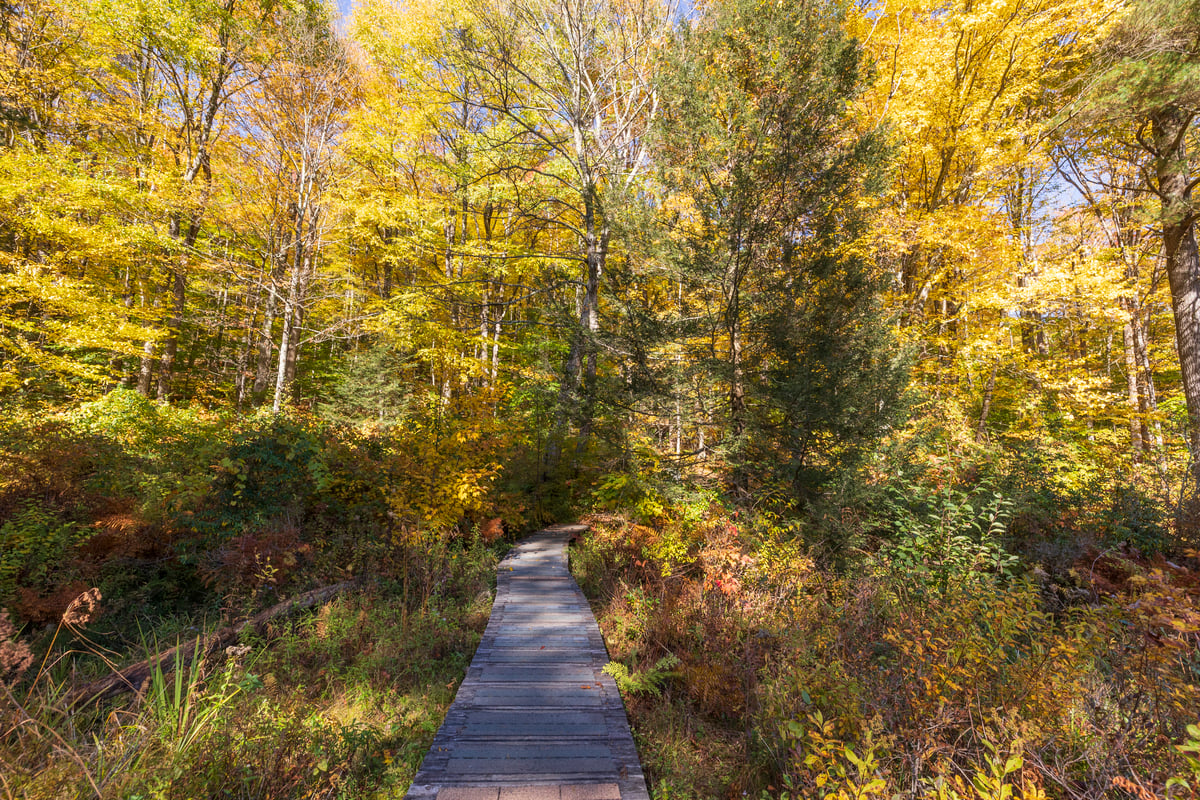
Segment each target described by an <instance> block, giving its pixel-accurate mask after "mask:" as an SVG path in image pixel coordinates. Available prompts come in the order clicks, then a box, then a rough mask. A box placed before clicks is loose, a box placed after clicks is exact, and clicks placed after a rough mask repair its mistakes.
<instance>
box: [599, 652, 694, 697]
mask: <svg viewBox="0 0 1200 800" xmlns="http://www.w3.org/2000/svg"><path fill="white" fill-rule="evenodd" d="M677 666H679V659H678V658H677V657H676V656H675V655H674V654H673V653H667V654H666V655H665V656H663V657H662V658H660V659H659V660H658V661H656V662H654V666H653V667H651V668H650V669H648V670H644V671H641V672H630V671H629V668H628V667H626V666H625V665H624V664H622V663H620V662H618V661H610V662H608V664H606V665H605V666H604V673H605V674H606V675H610V676H611V677H612V679H613V680H614V681H616V683H617V689H619V690H620V692H621V694H623V695H626V694H652V695H654V696H655V697H659V696H661V695H662V687H663V685H664V684H665V683H666V682H667V681H668V680H670V679H671V678H674V677H677V676H678V675H679V673H678V672H674V671H673V668H674V667H677Z"/></svg>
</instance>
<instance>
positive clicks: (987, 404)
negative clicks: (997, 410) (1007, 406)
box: [975, 358, 1000, 442]
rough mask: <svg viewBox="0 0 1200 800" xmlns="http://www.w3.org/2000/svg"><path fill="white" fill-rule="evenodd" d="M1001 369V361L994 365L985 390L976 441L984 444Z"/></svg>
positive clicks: (976, 429) (976, 430) (998, 360)
mask: <svg viewBox="0 0 1200 800" xmlns="http://www.w3.org/2000/svg"><path fill="white" fill-rule="evenodd" d="M999 369H1000V359H998V358H997V359H996V361H995V362H994V363H993V364H992V372H991V374H990V375H988V382H987V386H985V387H984V388H983V407H982V408H980V410H979V423H978V424H977V425H976V426H975V441H977V442H982V441H983V440H984V439H986V438H987V421H988V416H989V415H990V414H991V413H992V398H993V397H995V395H996V372H997V371H998V370H999Z"/></svg>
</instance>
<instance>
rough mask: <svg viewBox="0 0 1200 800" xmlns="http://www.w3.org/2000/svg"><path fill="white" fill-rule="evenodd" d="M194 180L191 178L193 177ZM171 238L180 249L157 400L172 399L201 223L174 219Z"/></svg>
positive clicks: (160, 367) (160, 368) (172, 276)
mask: <svg viewBox="0 0 1200 800" xmlns="http://www.w3.org/2000/svg"><path fill="white" fill-rule="evenodd" d="M193 177H194V176H193ZM170 232H171V238H172V239H174V240H175V241H177V242H179V243H180V245H181V246H182V248H183V252H181V253H180V254H179V256H178V259H177V261H176V263H175V268H174V269H173V270H172V271H171V285H170V293H171V317H170V319H169V320H167V336H166V338H165V339H164V340H163V352H162V359H161V360H160V362H159V367H158V399H159V400H170V399H171V378H172V375H173V373H174V371H175V356H176V353H178V351H179V336H180V333H181V329H182V327H183V313H184V310H185V308H186V304H187V268H188V260H189V259H190V258H191V255H190V253H191V250H192V248H193V247H195V245H196V237H197V236H199V235H200V223H199V222H197V221H196V220H191V221H189V222H188V224H187V228H186V229H184V228H183V221H182V219H181V218H180V217H178V216H176V217H175V218H173V219H172V220H171V228H170Z"/></svg>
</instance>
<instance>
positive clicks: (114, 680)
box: [67, 581, 355, 707]
mask: <svg viewBox="0 0 1200 800" xmlns="http://www.w3.org/2000/svg"><path fill="white" fill-rule="evenodd" d="M354 585H355V582H354V581H343V582H342V583H335V584H333V585H332V586H322V587H321V588H319V589H313V590H312V591H309V592H305V593H304V594H301V595H298V596H296V597H293V598H291V599H290V600H284V601H283V602H282V603H276V604H275V605H273V606H271V607H270V608H268V609H266V610H265V611H260V612H259V613H257V614H255V615H254V616H252V617H250V618H249V619H245V620H242V621H241V622H238V623H236V624H234V625H230V626H228V627H226V628H221V629H220V630H217V631H215V632H213V633H211V634H208V635H205V636H198V637H196V638H195V639H193V640H192V641H190V642H184V643H182V644H178V645H176V646H175V647H172V648H171V649H169V650H164V651H163V652H161V653H158V654H156V655H154V656H151V657H150V658H147V659H146V660H145V661H139V662H138V663H136V664H132V665H130V666H128V667H126V668H125V669H123V670H120V671H118V672H114V673H113V674H111V675H108V676H106V677H103V678H100V679H98V680H94V681H91V682H90V683H87V684H85V685H83V686H80V687H78V688H76V689H72V690H71V691H70V692H68V693H67V703H68V705H70V706H72V707H76V706H80V705H84V704H87V703H98V702H101V701H103V700H107V699H109V698H112V697H116V696H117V695H120V694H124V693H125V692H138V691H141V689H142V686H143V685H144V684H145V682H146V681H147V680H148V679H149V678H150V676H151V675H152V674H153V672H154V670H155V668H158V667H161V668H162V670H163V672H169V671H171V670H174V669H175V667H176V665H177V664H178V665H180V666H187V665H188V664H191V663H192V661H193V660H194V659H196V658H197V657H203V656H205V655H207V654H209V653H212V652H215V651H217V650H220V649H222V648H225V647H228V646H229V645H231V644H232V643H234V642H236V641H237V639H238V637H239V636H240V635H241V634H242V631H244V630H246V629H247V628H252V629H253V630H255V631H259V630H261V629H262V627H263V626H264V625H266V624H267V623H268V622H270V621H271V620H273V619H275V618H276V617H281V616H287V615H289V614H294V613H295V612H297V611H301V610H303V609H306V608H312V607H313V606H315V605H318V604H320V603H324V602H326V601H327V600H330V599H332V598H333V597H334V596H336V595H338V594H340V593H342V592H344V591H345V590H347V589H349V588H350V587H352V586H354Z"/></svg>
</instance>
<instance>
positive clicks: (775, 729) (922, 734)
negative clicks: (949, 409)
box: [572, 476, 1200, 800]
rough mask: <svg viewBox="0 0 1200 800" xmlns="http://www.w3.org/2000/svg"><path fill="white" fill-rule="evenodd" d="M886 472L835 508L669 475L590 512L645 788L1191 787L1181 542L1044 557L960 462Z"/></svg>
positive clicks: (1197, 656) (659, 792) (1106, 793)
mask: <svg viewBox="0 0 1200 800" xmlns="http://www.w3.org/2000/svg"><path fill="white" fill-rule="evenodd" d="M640 479H641V480H642V481H643V483H647V481H646V479H645V477H644V476H643V477H642V478H640ZM608 485H609V486H611V485H613V482H612V481H610V482H609V484H608ZM891 486H892V488H891V489H889V488H888V486H886V485H885V486H883V487H881V488H879V489H877V490H873V491H874V494H873V495H872V497H873V501H872V503H871V504H870V505H869V506H868V505H865V504H859V505H847V506H845V507H844V508H843V509H842V510H841V513H839V514H837V515H832V514H829V510H828V509H827V508H825V509H821V508H817V509H811V508H810V510H809V512H808V513H807V514H800V513H792V514H791V515H787V514H779V513H772V512H770V511H767V510H764V509H759V510H758V511H747V510H746V509H744V508H741V509H739V508H736V507H734V506H732V505H728V504H727V503H726V502H725V501H724V500H723V498H722V497H721V496H720V495H719V494H718V493H716V492H711V491H709V492H704V491H696V492H691V493H686V492H680V491H677V490H671V489H666V490H663V491H661V492H660V493H659V494H658V495H657V497H656V502H655V506H656V507H655V508H653V509H651V511H652V513H643V512H644V510H645V508H646V507H647V504H646V503H645V502H642V503H640V504H639V506H638V507H637V508H634V509H632V510H631V511H628V512H616V511H607V512H601V513H596V514H593V515H592V516H591V517H590V519H588V520H587V521H589V522H590V523H591V525H592V529H591V531H590V533H589V534H587V535H586V536H585V537H583V539H582V540H581V542H580V544H579V546H578V547H576V548H575V549H574V550H573V551H572V569H573V572H574V574H575V575H576V577H577V579H578V580H579V582H580V584H581V586H582V587H583V589H584V591H585V593H586V594H587V595H588V596H589V597H590V598H591V600H592V603H593V607H594V609H595V610H596V612H597V617H598V620H599V622H600V625H601V628H602V630H603V632H604V635H605V639H606V641H607V643H608V647H609V652H610V655H611V657H612V658H613V661H614V664H613V665H612V667H610V673H611V674H614V675H615V676H616V677H617V678H618V681H619V682H620V684H621V688H622V694H623V696H624V697H625V701H626V704H627V708H628V710H629V714H630V718H631V722H632V725H633V727H634V731H635V736H636V738H637V741H638V746H639V751H640V753H641V755H642V758H643V761H644V766H645V767H646V770H647V774H648V776H649V780H650V784H651V793H652V795H653V796H654V797H656V798H662V799H663V800H665V799H666V798H712V797H745V796H753V797H763V798H766V797H780V798H821V799H822V800H825V799H826V798H834V799H835V800H842V799H843V798H868V797H879V798H923V799H925V800H966V799H967V798H970V799H971V800H989V799H991V798H995V799H996V800H1000V799H1001V798H1029V799H1030V800H1032V799H1033V798H1043V797H1047V798H1102V797H1112V798H1123V797H1127V798H1137V800H1149V798H1185V797H1195V796H1197V794H1196V793H1197V792H1198V791H1200V780H1198V779H1200V773H1198V772H1197V763H1196V760H1195V754H1196V753H1197V752H1198V750H1197V748H1200V741H1197V740H1198V739H1200V737H1198V736H1197V733H1198V732H1200V728H1197V727H1196V722H1197V719H1198V714H1200V711H1198V709H1200V583H1198V582H1197V577H1196V576H1197V575H1198V574H1200V554H1198V553H1197V552H1196V551H1194V550H1187V548H1186V547H1184V548H1180V549H1178V550H1177V551H1176V552H1174V553H1172V554H1170V557H1169V558H1168V557H1166V556H1164V555H1149V554H1147V553H1145V552H1143V551H1140V550H1138V549H1136V548H1134V547H1133V546H1132V545H1130V544H1128V543H1125V544H1112V545H1107V546H1102V542H1103V540H1102V538H1101V535H1100V534H1097V535H1095V536H1093V537H1090V538H1089V537H1088V536H1085V535H1083V534H1079V535H1078V537H1077V538H1078V543H1077V544H1076V545H1074V546H1073V547H1072V548H1060V549H1059V550H1056V551H1055V550H1047V549H1046V548H1044V547H1041V548H1040V547H1039V542H1041V541H1046V540H1047V539H1049V537H1048V536H1046V535H1040V536H1041V538H1038V537H1037V536H1032V535H1030V534H1028V533H1019V532H1018V533H1014V531H1013V529H1012V528H1013V524H1014V517H1015V516H1016V515H1017V514H1018V513H1028V512H1027V509H1028V508H1029V504H1028V502H1025V501H1023V502H1022V503H1021V504H1017V503H1014V502H1013V501H1012V500H1010V499H1009V497H1008V496H1006V494H1005V493H1003V492H1002V491H1000V489H998V488H996V487H995V485H991V486H989V485H988V484H987V483H986V482H985V481H982V480H980V479H979V477H978V476H975V482H974V483H973V484H970V485H969V487H968V488H956V487H961V486H964V484H956V483H954V482H952V481H941V482H927V483H924V484H909V485H897V484H896V483H895V482H894V481H893V482H892V484H891ZM647 491H650V490H647ZM672 491H674V494H672ZM644 493H645V492H644ZM669 497H673V498H674V499H672V500H668V498H669ZM860 497H861V495H860ZM599 499H600V501H605V500H606V498H605V497H601V498H599ZM601 505H603V506H607V507H608V508H610V509H612V508H614V505H613V504H610V503H606V502H601ZM631 508H632V507H631ZM1102 521H1103V520H1101V522H1102ZM1019 522H1021V523H1022V524H1028V521H1027V517H1026V519H1024V520H1019ZM1089 541H1090V542H1091V544H1089ZM1097 542H1100V543H1101V544H1099V545H1098V544H1097ZM1036 553H1045V554H1049V557H1047V558H1046V559H1045V560H1043V561H1040V562H1039V561H1038V560H1036V558H1035V555H1034V554H1036ZM1189 726H1191V727H1189Z"/></svg>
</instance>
